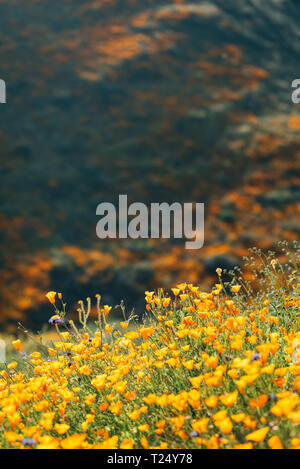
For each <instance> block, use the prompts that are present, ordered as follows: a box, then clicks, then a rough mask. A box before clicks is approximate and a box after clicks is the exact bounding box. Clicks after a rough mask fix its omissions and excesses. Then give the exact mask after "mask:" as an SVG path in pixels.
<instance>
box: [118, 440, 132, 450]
mask: <svg viewBox="0 0 300 469" xmlns="http://www.w3.org/2000/svg"><path fill="white" fill-rule="evenodd" d="M120 448H121V449H132V448H133V441H132V440H131V439H130V438H129V439H127V440H124V441H122V443H121V444H120Z"/></svg>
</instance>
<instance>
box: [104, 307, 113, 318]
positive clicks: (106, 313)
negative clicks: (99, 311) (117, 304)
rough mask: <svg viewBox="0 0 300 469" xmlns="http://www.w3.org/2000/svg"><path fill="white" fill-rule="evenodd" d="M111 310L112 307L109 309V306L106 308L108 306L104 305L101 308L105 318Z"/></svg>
mask: <svg viewBox="0 0 300 469" xmlns="http://www.w3.org/2000/svg"><path fill="white" fill-rule="evenodd" d="M111 308H112V307H111V306H108V305H104V306H103V311H104V314H105V316H107V315H108V314H109V312H110V310H111Z"/></svg>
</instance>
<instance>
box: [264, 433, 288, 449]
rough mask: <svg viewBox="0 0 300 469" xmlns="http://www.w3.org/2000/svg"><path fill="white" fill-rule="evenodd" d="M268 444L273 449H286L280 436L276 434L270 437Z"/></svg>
mask: <svg viewBox="0 0 300 469" xmlns="http://www.w3.org/2000/svg"><path fill="white" fill-rule="evenodd" d="M268 445H269V446H270V448H271V449H284V448H283V446H282V443H281V441H280V438H279V437H278V436H276V435H275V436H271V438H269V439H268Z"/></svg>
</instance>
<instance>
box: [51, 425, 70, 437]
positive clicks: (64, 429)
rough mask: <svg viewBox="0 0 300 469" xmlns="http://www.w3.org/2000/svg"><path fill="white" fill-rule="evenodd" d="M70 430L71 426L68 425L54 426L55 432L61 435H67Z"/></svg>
mask: <svg viewBox="0 0 300 469" xmlns="http://www.w3.org/2000/svg"><path fill="white" fill-rule="evenodd" d="M69 428H70V425H67V424H66V423H56V424H55V425H54V430H55V431H56V432H57V433H58V434H59V435H63V434H64V433H66V432H67V431H68V430H69Z"/></svg>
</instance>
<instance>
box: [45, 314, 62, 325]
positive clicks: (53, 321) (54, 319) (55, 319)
mask: <svg viewBox="0 0 300 469" xmlns="http://www.w3.org/2000/svg"><path fill="white" fill-rule="evenodd" d="M48 322H49V324H63V320H62V318H61V317H60V316H58V314H56V315H55V316H52V317H51V318H50V319H49V321H48Z"/></svg>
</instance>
